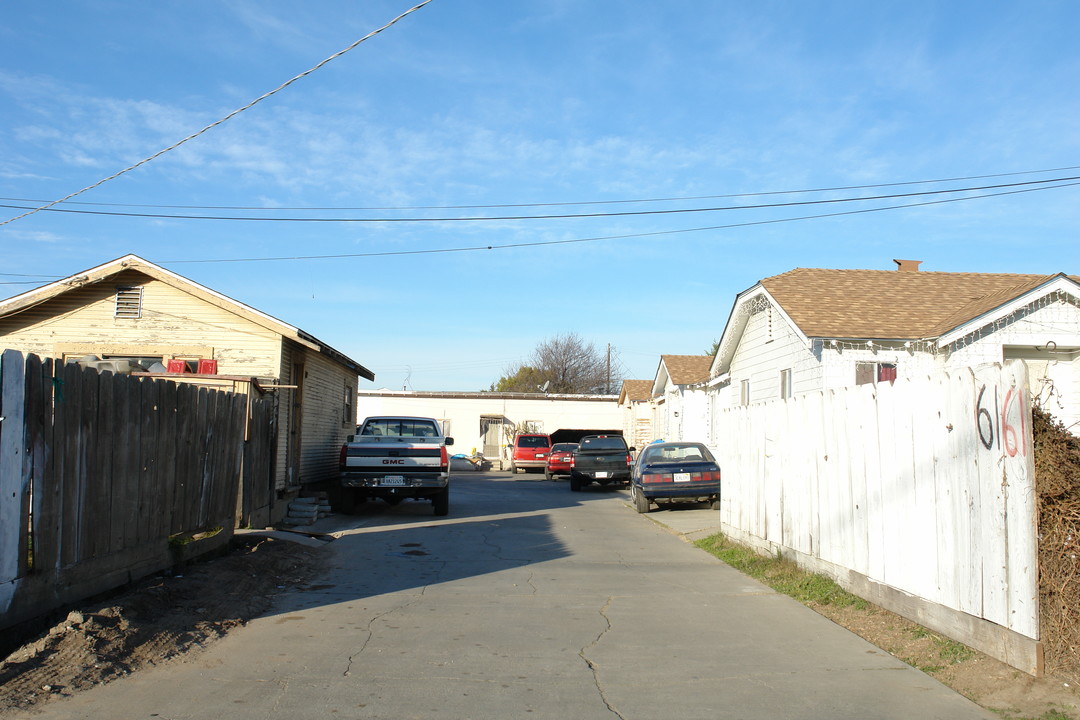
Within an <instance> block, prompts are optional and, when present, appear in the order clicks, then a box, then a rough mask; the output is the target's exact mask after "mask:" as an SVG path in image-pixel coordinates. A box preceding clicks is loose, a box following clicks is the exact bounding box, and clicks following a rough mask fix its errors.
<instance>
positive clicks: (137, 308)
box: [113, 287, 143, 320]
mask: <svg viewBox="0 0 1080 720" xmlns="http://www.w3.org/2000/svg"><path fill="white" fill-rule="evenodd" d="M142 291H143V289H142V288H141V287H118V288H116V311H115V312H114V313H113V317H118V318H127V319H132V320H137V319H138V318H141V317H142Z"/></svg>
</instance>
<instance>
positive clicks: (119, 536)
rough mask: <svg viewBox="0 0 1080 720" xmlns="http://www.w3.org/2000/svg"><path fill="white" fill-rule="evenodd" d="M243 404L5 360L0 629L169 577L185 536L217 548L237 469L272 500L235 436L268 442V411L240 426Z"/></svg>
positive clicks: (17, 356)
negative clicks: (141, 581)
mask: <svg viewBox="0 0 1080 720" xmlns="http://www.w3.org/2000/svg"><path fill="white" fill-rule="evenodd" d="M248 403H249V398H247V397H245V396H244V395H238V394H233V393H226V392H218V391H211V390H207V389H205V388H199V387H196V386H193V385H183V384H178V383H173V382H170V381H165V380H151V379H139V378H133V377H129V376H122V375H113V374H111V373H103V374H99V373H98V372H97V371H96V370H83V369H81V368H79V367H78V366H77V365H71V364H69V365H60V364H59V363H56V364H55V366H54V361H52V360H48V359H46V360H41V359H40V358H38V357H36V356H34V355H29V356H26V357H24V356H23V355H22V354H21V353H18V352H15V351H10V350H9V351H5V352H4V353H3V356H2V358H0V417H3V420H2V421H0V628H3V627H9V626H11V625H12V624H14V623H16V622H19V621H21V620H23V619H26V618H28V617H32V616H35V615H38V614H41V613H42V612H43V611H45V610H48V609H50V608H53V607H59V606H62V605H64V604H67V603H70V602H74V601H76V600H79V599H81V598H83V597H86V596H88V595H92V594H95V593H98V592H102V591H104V590H107V589H111V588H113V587H117V586H119V585H122V584H124V583H127V582H129V581H131V580H133V579H135V578H138V577H142V576H144V575H147V574H150V573H153V572H156V571H158V570H161V569H163V568H166V567H169V566H170V565H172V564H174V563H175V562H176V560H177V558H178V555H183V554H184V548H185V547H190V546H186V545H185V544H184V543H183V542H179V541H181V540H187V539H188V538H190V537H191V536H193V535H195V534H198V533H204V532H207V531H211V530H214V529H216V528H221V530H220V532H218V533H217V535H216V540H214V541H213V543H214V544H220V543H222V542H224V541H227V539H228V537H230V536H231V534H232V530H233V527H234V519H235V517H236V513H237V492H238V487H239V484H240V482H241V478H242V468H245V467H246V470H247V474H248V475H249V476H252V477H250V478H249V481H250V482H251V483H252V485H253V486H254V487H256V488H259V487H269V482H268V481H267V480H265V479H264V480H263V481H262V482H259V481H258V479H257V478H256V477H255V474H257V473H265V475H264V476H263V477H264V478H268V477H269V474H270V473H269V469H268V468H269V466H268V464H267V463H268V462H269V461H268V460H266V459H260V458H258V457H255V458H251V459H250V462H248V464H247V465H246V466H245V461H244V452H245V432H246V433H247V434H248V435H249V436H251V437H254V438H269V437H271V435H270V432H269V422H270V411H269V410H268V409H267V406H268V405H269V404H270V403H269V401H265V400H264V401H254V402H253V403H252V414H251V415H252V416H251V418H250V419H249V420H248V422H245V418H246V416H247V415H248V407H247V405H248ZM250 444H251V443H249V445H250ZM267 457H269V453H267ZM260 463H261V464H260ZM252 495H253V501H255V500H254V498H255V497H257V495H258V493H257V492H253V493H252Z"/></svg>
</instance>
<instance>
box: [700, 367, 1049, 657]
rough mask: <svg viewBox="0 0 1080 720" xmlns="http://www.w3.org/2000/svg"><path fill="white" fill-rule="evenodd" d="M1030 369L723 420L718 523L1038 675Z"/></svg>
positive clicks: (798, 402)
mask: <svg viewBox="0 0 1080 720" xmlns="http://www.w3.org/2000/svg"><path fill="white" fill-rule="evenodd" d="M1026 388H1027V372H1026V368H1025V366H1024V365H1023V363H1020V362H1009V363H1008V364H1007V365H1006V366H1005V367H1001V366H999V365H992V366H983V367H980V368H976V369H975V370H974V371H972V370H967V369H965V370H959V371H955V372H940V373H937V374H935V375H933V376H931V377H926V378H923V379H921V380H910V381H904V380H898V381H896V382H895V383H894V384H887V383H882V384H879V385H878V386H876V387H875V386H873V385H863V386H858V387H853V388H843V389H839V390H830V391H824V392H813V393H806V394H804V395H798V396H796V397H794V398H792V399H789V400H782V401H770V402H766V403H760V404H757V405H750V406H745V407H736V408H728V409H724V410H720V411H719V412H717V413H716V415H715V416H714V418H713V428H712V432H713V445H714V447H715V449H716V451H717V454H718V457H719V460H720V463H721V467H722V468H723V471H724V493H723V497H722V500H721V511H720V512H721V514H720V519H721V526H722V528H723V530H724V532H725V533H726V534H728V535H730V536H732V537H733V538H735V539H738V540H740V541H742V542H745V543H747V544H749V545H752V546H754V547H758V548H761V549H762V550H765V551H768V552H777V551H779V552H781V553H782V554H783V555H785V556H786V557H790V558H791V559H793V560H795V561H796V562H798V563H799V564H800V565H802V566H804V567H806V568H808V569H810V570H812V571H815V572H821V573H824V574H826V575H828V576H830V577H832V578H833V579H835V580H836V581H837V582H838V583H839V584H840V585H841V586H843V587H844V588H846V589H848V590H850V591H852V592H854V593H856V594H858V595H860V596H862V597H864V598H867V599H868V600H870V601H872V602H874V603H876V604H878V605H881V606H882V607H885V608H887V609H889V610H893V611H894V612H897V613H899V614H901V615H904V616H905V617H907V618H909V619H911V620H913V621H915V622H917V623H919V624H921V625H924V626H926V627H929V628H931V629H933V630H935V631H937V632H941V633H943V634H945V635H947V636H949V637H952V638H954V639H956V640H959V641H961V642H964V643H966V644H968V645H970V646H972V647H974V648H976V649H979V650H982V651H983V652H986V653H987V654H989V655H991V656H993V657H996V658H998V659H1000V660H1003V661H1004V662H1007V663H1009V664H1011V665H1013V666H1014V667H1017V668H1019V669H1021V670H1024V671H1025V672H1028V673H1031V674H1033V675H1038V674H1041V673H1042V672H1043V644H1042V642H1041V638H1040V634H1039V586H1038V559H1037V550H1038V534H1037V527H1036V524H1037V523H1036V503H1035V480H1034V464H1033V448H1032V419H1031V406H1030V399H1029V396H1028V392H1027V389H1026Z"/></svg>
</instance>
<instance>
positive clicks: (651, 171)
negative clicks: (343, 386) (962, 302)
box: [0, 0, 1080, 390]
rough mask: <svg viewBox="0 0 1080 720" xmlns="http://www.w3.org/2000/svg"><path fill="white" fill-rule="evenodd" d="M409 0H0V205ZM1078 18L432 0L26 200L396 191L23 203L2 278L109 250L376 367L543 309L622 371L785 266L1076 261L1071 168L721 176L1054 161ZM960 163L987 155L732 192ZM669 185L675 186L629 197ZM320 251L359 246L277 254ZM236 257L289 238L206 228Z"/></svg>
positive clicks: (946, 10)
mask: <svg viewBox="0 0 1080 720" xmlns="http://www.w3.org/2000/svg"><path fill="white" fill-rule="evenodd" d="M411 4H413V3H408V2H393V1H390V0H366V1H365V2H343V1H335V0H327V1H322V2H315V3H296V2H279V1H277V0H264V1H261V2H253V1H252V2H244V1H237V2H219V1H217V0H214V1H210V0H194V1H186V2H179V0H173V1H164V2H154V3H146V2H135V1H134V0H128V1H126V2H119V1H110V0H98V1H96V2H59V3H40V2H30V1H28V0H9V1H8V2H5V3H3V4H2V5H0V197H2V198H4V199H3V200H0V204H2V205H8V206H12V207H5V208H0V220H6V219H8V218H11V217H14V216H16V215H19V214H20V213H21V212H23V211H21V210H19V209H17V208H18V207H30V206H33V203H34V202H38V203H39V204H44V203H45V202H49V201H52V200H56V199H58V198H61V197H64V196H65V195H67V194H69V193H72V192H74V191H76V190H79V189H80V188H84V187H86V186H88V185H91V184H93V183H95V182H97V181H99V180H101V179H102V178H105V177H107V176H109V175H112V174H113V173H115V172H118V171H120V170H123V169H124V168H126V167H129V166H130V165H132V164H134V163H136V162H138V161H139V160H142V159H144V158H146V157H148V156H150V155H152V154H153V153H155V152H157V151H159V150H161V149H163V148H165V147H168V146H170V145H172V144H173V143H175V142H177V141H178V140H180V139H181V138H183V137H185V136H187V135H190V134H192V133H194V132H197V131H198V130H200V129H202V128H204V127H205V126H207V125H209V124H210V123H213V122H215V121H217V120H219V119H221V118H222V117H224V116H225V115H227V114H228V113H229V112H231V111H233V110H235V109H237V108H239V107H241V106H243V105H245V104H247V103H248V102H250V101H251V100H253V99H255V98H256V97H258V96H260V95H262V94H263V93H265V92H267V91H270V90H272V89H274V88H275V87H277V86H278V85H280V84H281V83H283V82H285V81H286V80H288V79H290V78H292V77H294V76H296V75H298V74H299V73H301V72H303V71H305V70H308V69H309V68H311V67H312V66H314V65H315V64H316V63H318V62H319V61H321V60H323V59H325V58H327V57H329V56H330V55H332V54H334V53H336V52H338V51H339V50H342V49H343V48H345V47H347V46H348V45H349V44H351V43H352V42H354V41H355V40H357V39H359V38H360V37H362V36H364V35H365V34H367V33H368V32H370V31H372V30H374V29H376V28H378V27H380V26H381V25H383V24H384V23H386V22H387V21H389V20H390V19H391V18H393V17H395V16H396V15H398V14H399V13H401V12H403V11H404V10H406V9H408V7H410V5H411ZM1077 27H1080V3H1076V2H1073V1H1072V0H1062V1H1060V2H1053V1H1042V0H1025V2H985V0H983V1H981V2H948V3H941V2H920V1H911V0H905V1H903V2H893V1H890V0H880V1H875V2H854V1H851V2H812V1H809V0H805V1H798V2H752V3H751V2H720V1H717V2H690V1H689V0H670V1H668V2H663V3H658V2H655V0H649V1H648V2H645V1H640V2H639V1H638V0H618V1H616V0H592V1H589V2H586V1H584V0H515V1H514V2H496V1H495V0H473V1H469V0H433V1H432V2H431V3H430V4H428V5H427V6H425V7H423V8H421V9H420V10H418V11H417V12H415V13H413V14H411V15H409V16H408V17H406V18H404V19H403V20H402V21H401V22H399V23H398V24H397V25H394V26H393V27H391V28H389V29H387V30H386V31H385V32H383V33H381V34H379V35H377V36H375V37H374V38H372V39H371V40H368V41H366V42H365V43H363V44H361V45H360V46H358V47H357V48H355V49H354V50H352V51H350V52H348V53H346V54H345V55H343V56H341V57H339V58H337V59H335V60H334V61H332V62H331V63H329V64H327V65H325V66H324V67H322V68H321V69H319V70H317V71H315V72H314V73H312V74H311V75H309V76H307V77H304V78H302V79H300V80H298V81H297V82H296V83H294V84H292V85H290V86H289V87H287V88H285V89H284V90H282V91H280V92H279V93H277V94H275V95H273V96H271V97H270V98H268V99H266V100H264V101H263V102H261V103H259V104H257V105H255V106H254V107H252V108H251V109H249V110H246V111H245V112H243V113H240V114H239V115H237V116H236V117H234V118H232V119H230V120H229V121H228V122H226V123H224V124H222V125H219V126H217V127H215V128H213V129H212V130H210V131H208V132H206V133H205V134H203V135H200V136H199V137H197V138H196V139H194V140H192V141H190V142H188V143H186V144H184V145H183V146H181V147H179V148H178V149H176V150H173V151H171V152H169V153H166V154H165V155H162V156H161V157H159V158H157V159H156V160H154V161H152V162H150V163H147V164H146V165H143V166H141V167H139V168H137V169H135V170H133V171H131V172H129V173H127V174H125V175H122V176H120V177H118V178H116V179H114V180H111V181H109V182H106V183H104V184H102V185H101V186H99V187H97V188H95V189H94V190H91V191H88V192H86V193H84V194H82V195H80V196H79V197H77V198H74V200H73V201H72V202H69V203H65V204H64V205H62V206H57V207H58V208H61V207H62V208H67V209H75V210H84V211H86V210H89V211H94V212H95V213H100V212H109V213H115V212H120V213H149V214H168V215H202V216H215V217H236V216H245V217H256V216H257V217H267V218H279V219H280V218H301V217H304V218H329V219H342V218H352V219H379V218H381V219H388V218H393V219H395V220H397V221H395V222H298V221H295V220H292V221H284V220H277V221H272V222H267V221H244V220H222V219H214V220H205V219H176V218H160V217H159V218H148V217H129V216H116V215H102V214H82V213H79V214H74V213H59V212H48V211H43V212H39V213H36V214H34V215H31V216H29V217H25V218H22V219H19V220H16V221H14V222H11V223H8V224H6V225H2V226H0V247H2V248H3V252H2V253H0V283H4V284H0V297H7V296H10V295H15V294H18V293H20V292H25V291H26V290H29V289H31V288H33V287H35V286H37V285H39V284H44V283H46V282H49V281H51V280H54V279H57V278H58V277H63V276H67V275H70V274H73V273H76V272H79V271H81V270H84V269H87V268H89V267H93V266H95V265H98V264H100V263H102V262H105V261H108V260H111V259H114V258H117V257H120V256H122V255H125V254H127V253H136V254H138V255H141V256H142V257H145V258H146V259H148V260H151V261H153V262H156V263H158V264H161V265H163V266H164V267H166V268H168V269H170V270H173V271H174V272H177V273H180V274H181V275H184V276H185V277H188V278H190V279H192V280H194V281H196V282H199V283H202V284H204V285H207V286H209V287H211V288H213V289H215V290H217V291H219V292H222V293H224V294H226V295H228V296H230V297H232V298H235V299H237V300H240V301H242V302H244V303H247V304H249V305H252V306H254V307H256V308H258V309H260V310H262V311H263V312H266V313H269V314H271V315H273V316H275V317H278V318H280V319H281V320H284V321H286V322H288V323H291V324H293V325H296V326H298V327H300V328H302V329H304V330H306V331H307V332H309V333H311V334H313V335H315V336H316V337H318V338H320V339H322V340H323V341H325V342H327V343H329V344H330V345H332V346H334V347H336V348H337V349H339V350H341V351H342V352H345V353H346V354H348V355H349V356H351V357H353V358H355V359H356V360H357V361H359V362H361V363H362V364H364V365H365V366H367V367H368V368H370V369H372V370H373V371H374V372H375V373H376V376H377V377H376V381H375V382H374V383H369V382H367V381H362V383H361V386H362V387H363V388H377V387H389V388H394V389H400V388H402V387H408V388H410V389H415V390H480V389H486V388H487V387H488V386H489V385H490V384H491V383H492V382H494V381H496V380H497V379H498V378H499V376H500V375H501V374H502V372H503V370H504V369H506V368H507V367H509V366H511V365H513V364H515V363H517V362H519V361H521V360H524V359H526V358H527V357H528V356H529V355H530V354H531V352H532V350H533V348H535V346H536V345H537V343H539V342H540V341H542V340H544V339H546V338H549V337H552V336H554V335H556V334H559V333H565V332H576V333H578V334H579V335H581V336H582V337H583V338H585V339H586V340H587V341H590V342H592V343H594V344H595V345H596V346H597V347H598V348H604V347H606V346H607V344H608V343H611V344H612V345H613V346H614V347H615V348H616V350H617V352H618V354H619V357H620V359H621V360H622V363H623V365H624V366H625V367H626V368H627V370H628V375H629V377H635V378H652V377H653V375H654V373H655V371H656V368H657V364H658V362H659V356H660V355H661V354H700V353H703V352H705V351H706V350H707V348H708V347H709V346H710V344H711V343H712V341H713V340H714V339H715V338H717V337H718V336H719V335H720V333H721V332H722V330H723V327H724V324H725V322H726V320H727V315H728V312H729V311H730V309H731V306H732V302H733V300H734V297H735V295H736V293H738V292H740V291H742V290H745V289H746V288H748V287H750V286H752V285H753V284H755V283H756V282H757V281H758V280H760V279H761V278H764V277H769V276H771V275H776V274H779V273H782V272H785V271H787V270H790V269H792V268H795V267H828V268H867V269H881V270H892V269H893V268H894V267H895V266H894V265H893V263H892V259H893V258H905V259H915V260H922V261H924V264H923V266H922V269H923V270H927V271H955V272H960V271H970V272H1023V273H1056V272H1068V273H1077V272H1080V268H1078V263H1077V261H1078V259H1080V243H1078V242H1077V240H1078V237H1077V236H1078V229H1080V188H1078V187H1062V188H1057V189H1045V190H1040V191H1038V192H1025V193H1020V194H1012V195H1004V196H999V197H992V198H983V199H971V200H965V201H963V202H950V203H943V204H934V205H924V206H921V207H913V208H908V209H899V210H889V211H882V212H868V213H862V214H854V215H852V214H849V215H840V216H834V217H825V218H818V219H809V220H800V221H793V222H771V221H778V220H785V219H788V218H797V217H802V216H807V215H823V214H829V213H839V212H849V211H852V210H865V209H869V208H875V207H883V206H888V205H897V204H905V203H911V202H918V201H926V200H934V199H946V198H956V197H971V196H974V195H978V194H983V193H985V192H987V191H978V192H976V191H969V192H966V193H960V194H950V195H939V196H925V197H921V198H901V199H885V200H863V201H861V202H845V203H840V204H818V205H808V206H792V207H772V208H756V209H755V208H747V207H745V206H747V205H756V204H764V203H780V202H787V203H790V202H799V201H804V202H805V201H821V200H840V199H845V198H863V197H867V196H877V195H889V194H896V193H910V192H926V191H934V190H943V189H956V188H966V187H978V186H983V185H998V184H1004V183H1018V182H1032V181H1037V180H1049V179H1053V178H1065V177H1075V176H1080V170H1077V169H1072V170H1057V171H1054V172H1034V171H1043V170H1046V171H1049V170H1053V169H1056V168H1069V167H1074V166H1080V124H1078V123H1077V118H1080V92H1078V88H1080V51H1078V50H1077V49H1076V43H1075V31H1076V29H1077ZM1006 173H1024V174H1017V175H1011V174H1010V175H1004V174H1006ZM985 175H1003V176H1002V177H992V178H981V179H978V180H970V181H956V182H951V183H928V184H919V185H893V186H890V187H872V188H871V187H868V188H864V189H858V190H832V191H825V192H801V193H797V194H784V195H755V196H749V194H752V193H777V192H781V191H809V190H816V189H823V188H838V187H850V186H871V185H886V184H892V183H905V182H914V181H925V180H939V179H947V178H963V177H973V176H985ZM1072 182H1077V181H1075V180H1073V181H1072ZM1051 184H1062V183H1051ZM1025 187H1032V186H1025ZM1017 189H1019V188H1017ZM993 192H1001V191H1000V190H998V191H993ZM726 195H740V196H741V197H717V196H726ZM667 198H701V199H683V200H665V201H663V202H626V201H647V200H658V199H667ZM30 201H33V202H30ZM77 203H94V204H77ZM556 203H573V204H567V205H561V204H560V205H555V204H556ZM584 203H591V204H584ZM497 205H515V206H518V207H500V208H494V207H490V206H497ZM165 206H185V207H182V208H180V207H165ZM484 206H487V207H484ZM732 206H734V207H738V208H739V209H735V210H712V211H695V212H685V213H671V212H667V213H662V214H660V213H656V211H659V210H665V211H669V210H699V209H702V208H719V207H732ZM225 207H228V208H245V209H242V210H240V209H222V208H225ZM250 208H254V209H250ZM285 208H289V209H285ZM313 208H330V209H327V210H314V209H313ZM601 213H608V215H607V216H594V217H578V218H565V217H564V218H546V219H502V220H461V219H457V218H476V217H487V218H491V217H508V216H514V217H518V216H539V215H568V214H578V215H581V214H591V215H596V214H601ZM610 213H650V214H632V215H631V214H623V215H610ZM417 220H421V221H417ZM749 223H764V224H749ZM731 225H736V227H721V226H731ZM695 228H714V229H711V230H694V229H695ZM688 230H689V231H688ZM677 231H688V232H677ZM649 233H653V234H652V235H649ZM615 236H633V237H619V238H616V237H615ZM591 238H611V239H604V240H590V239H591ZM577 240H583V242H562V243H559V244H546V245H542V244H541V245H537V244H536V243H552V242H557V241H577ZM506 245H517V247H512V248H505V247H504V248H500V247H498V246H506ZM489 246H491V247H493V248H495V249H491V250H486V249H484V250H467V251H457V252H430V253H420V254H417V253H416V251H431V250H447V249H449V250H453V249H457V248H477V247H479V248H487V247H489ZM374 253H391V254H382V255H373V254H374ZM392 253H412V254H392ZM320 255H334V256H341V255H355V256H357V257H335V258H330V259H295V258H299V257H301V256H320ZM252 258H294V259H287V260H274V261H248V262H204V261H233V260H237V259H252ZM194 261H199V262H194Z"/></svg>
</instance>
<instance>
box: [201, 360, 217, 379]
mask: <svg viewBox="0 0 1080 720" xmlns="http://www.w3.org/2000/svg"><path fill="white" fill-rule="evenodd" d="M199 374H200V375H217V360H211V359H210V358H202V359H200V360H199Z"/></svg>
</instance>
